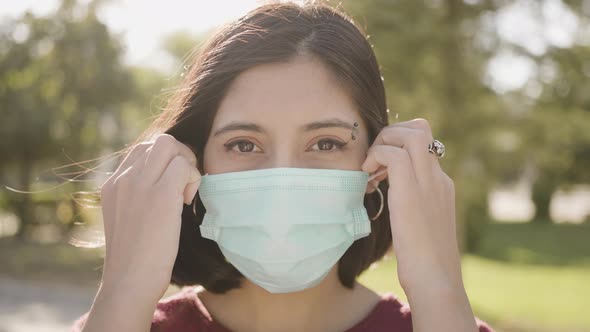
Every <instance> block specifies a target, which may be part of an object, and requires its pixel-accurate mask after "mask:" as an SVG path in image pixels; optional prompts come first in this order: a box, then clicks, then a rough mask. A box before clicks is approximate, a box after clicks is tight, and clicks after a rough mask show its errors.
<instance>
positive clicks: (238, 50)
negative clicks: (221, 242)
mask: <svg viewBox="0 0 590 332" xmlns="http://www.w3.org/2000/svg"><path fill="white" fill-rule="evenodd" d="M299 55H311V56H313V57H315V58H317V59H319V60H320V61H322V63H323V64H325V65H326V66H327V67H328V68H329V69H330V70H331V72H332V73H333V74H335V75H336V78H337V79H338V81H340V82H342V85H343V87H344V88H345V89H346V90H347V91H348V92H349V93H350V95H351V97H352V98H353V100H354V102H355V105H356V106H357V108H358V111H359V114H360V116H361V118H362V121H363V122H364V124H365V125H366V126H367V128H368V135H369V144H371V143H372V142H373V141H374V139H375V137H376V136H377V134H378V133H379V131H380V130H381V129H382V128H383V127H385V126H387V124H388V117H387V106H386V98H385V89H384V86H383V81H382V78H381V75H380V72H379V66H378V63H377V60H376V58H375V54H374V53H373V50H372V48H371V45H370V44H369V42H368V41H367V38H366V35H365V33H364V32H363V31H362V30H361V29H360V28H359V27H358V26H357V25H356V24H355V23H354V22H353V20H352V18H351V17H350V16H349V15H347V14H345V13H343V12H340V11H338V9H336V8H332V7H331V6H329V5H327V4H322V3H315V2H311V3H305V4H297V3H288V2H275V3H267V4H264V5H261V6H259V7H258V8H255V9H253V10H252V11H250V12H249V13H247V14H245V15H244V16H243V17H241V18H239V19H237V20H235V21H233V22H229V23H227V24H225V25H224V26H222V27H221V28H220V29H218V30H217V31H216V32H215V33H214V34H213V35H212V36H211V37H210V38H209V39H208V40H207V41H206V42H205V44H204V46H203V48H202V51H200V52H198V53H196V54H195V56H194V59H192V60H191V61H190V63H189V67H188V68H189V69H188V72H187V73H186V77H185V79H184V81H183V82H182V83H181V87H180V89H179V90H178V92H177V93H176V94H175V95H174V96H173V97H172V98H171V99H170V101H169V104H168V106H167V107H166V109H165V110H164V112H163V113H161V114H160V116H159V117H158V118H157V119H156V120H155V121H154V123H153V124H152V126H151V127H150V128H148V129H147V130H146V131H145V132H144V134H143V135H142V136H143V137H140V140H141V139H142V138H151V137H153V136H155V135H157V134H159V133H167V134H170V135H172V136H174V137H175V138H176V139H177V140H178V141H180V142H182V143H184V144H186V145H188V146H189V147H190V148H192V149H193V151H194V152H195V154H196V156H197V159H198V166H197V167H198V168H199V170H200V171H201V174H203V158H204V157H203V155H204V148H205V144H206V142H207V138H208V137H209V134H210V130H211V126H212V123H213V118H214V117H215V114H216V111H217V109H218V106H219V104H220V102H221V100H222V98H223V97H224V94H225V93H226V91H227V89H228V87H229V85H230V83H231V82H232V80H234V79H235V78H236V77H237V76H238V75H239V74H240V73H241V72H243V71H245V70H247V69H249V68H252V67H254V66H256V65H260V64H268V63H278V62H287V61H289V60H290V59H292V58H293V57H295V56H299ZM387 187H388V183H387V181H381V183H380V189H381V191H382V192H383V194H384V200H385V201H384V204H385V207H384V209H383V212H382V213H381V216H380V217H379V218H378V219H377V220H374V221H372V231H371V234H370V235H369V236H367V237H364V238H362V239H359V240H357V241H355V242H354V243H353V244H352V245H351V247H350V248H349V249H348V250H347V251H346V253H345V254H344V255H343V257H341V259H340V261H339V266H338V275H339V279H340V281H341V282H342V284H343V285H344V286H346V287H348V288H352V287H353V285H354V280H355V278H356V277H357V276H358V275H359V274H360V273H361V272H362V271H364V270H365V269H367V268H368V267H369V266H370V265H371V264H372V263H373V262H375V261H377V260H379V259H380V258H382V257H383V255H384V254H385V252H386V251H387V249H388V248H389V247H390V245H391V232H390V225H389V211H388V210H387V204H386V202H387ZM380 203H381V202H380V200H379V196H378V195H376V194H370V195H366V196H365V199H364V204H365V207H366V208H367V211H368V213H369V216H371V217H372V216H374V215H375V214H376V213H377V211H378V209H379V205H380ZM193 204H194V205H195V211H196V217H195V215H194V214H193V211H192V207H191V206H187V205H185V206H184V210H183V213H182V226H181V234H180V244H179V249H178V255H177V257H176V262H175V264H174V269H173V271H172V280H171V281H172V283H173V284H176V285H179V286H184V285H194V284H200V285H202V286H203V287H204V288H206V289H207V290H209V291H211V292H215V293H223V292H226V291H228V290H230V289H232V288H235V287H239V284H240V280H241V278H242V277H243V276H242V274H241V273H240V272H239V271H238V270H237V269H236V268H235V267H233V266H232V265H231V264H230V263H228V262H227V261H226V260H225V258H224V256H223V254H222V253H221V251H220V249H219V247H218V246H217V243H215V242H214V241H211V240H208V239H205V238H202V237H201V234H200V231H199V227H198V225H200V224H201V222H202V220H203V216H204V214H205V208H204V206H203V204H202V202H201V201H200V199H199V195H196V196H195V201H194V202H193Z"/></svg>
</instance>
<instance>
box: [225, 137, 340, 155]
mask: <svg viewBox="0 0 590 332" xmlns="http://www.w3.org/2000/svg"><path fill="white" fill-rule="evenodd" d="M240 143H250V144H254V143H252V142H250V141H249V140H244V139H242V140H236V141H233V142H229V143H226V144H224V145H223V146H225V151H227V152H232V149H233V148H234V146H236V145H238V144H240ZM319 143H331V144H333V145H334V147H335V149H334V150H316V152H319V153H333V152H338V151H342V150H344V147H345V146H346V145H347V144H348V143H345V142H341V141H338V140H334V139H329V138H324V139H321V140H319V141H317V142H316V143H315V144H314V145H316V144H319ZM254 145H256V144H254ZM312 146H313V145H312ZM235 152H236V153H240V154H246V153H252V152H241V151H235Z"/></svg>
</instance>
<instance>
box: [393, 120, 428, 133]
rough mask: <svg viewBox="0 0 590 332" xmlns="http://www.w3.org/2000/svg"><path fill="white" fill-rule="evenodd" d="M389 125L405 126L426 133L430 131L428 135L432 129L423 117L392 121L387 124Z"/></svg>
mask: <svg viewBox="0 0 590 332" xmlns="http://www.w3.org/2000/svg"><path fill="white" fill-rule="evenodd" d="M389 127H406V128H412V129H417V130H423V131H425V132H427V133H430V135H431V136H432V129H431V128H430V124H429V123H428V121H427V120H426V119H423V118H416V119H412V120H408V121H402V122H397V123H393V124H391V125H389Z"/></svg>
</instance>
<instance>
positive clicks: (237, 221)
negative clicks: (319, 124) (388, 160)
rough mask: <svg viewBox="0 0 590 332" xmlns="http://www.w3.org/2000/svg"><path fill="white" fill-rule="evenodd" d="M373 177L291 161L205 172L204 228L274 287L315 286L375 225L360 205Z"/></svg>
mask: <svg viewBox="0 0 590 332" xmlns="http://www.w3.org/2000/svg"><path fill="white" fill-rule="evenodd" d="M368 178H369V174H368V173H367V172H362V171H351V170H338V169H316V168H287V167H281V168H267V169H257V170H249V171H241V172H230V173H222V174H212V175H204V176H202V177H201V184H200V186H199V190H198V193H199V196H200V198H201V201H202V202H203V205H204V206H205V209H206V213H205V216H204V219H203V222H202V224H201V225H200V231H201V235H202V236H203V237H205V238H208V239H211V240H213V241H215V242H217V244H218V246H219V248H220V249H221V252H222V253H223V255H224V256H225V258H226V259H227V261H228V262H229V263H231V264H232V265H233V266H235V267H236V268H237V269H238V270H239V271H240V272H241V273H242V274H243V275H244V276H245V277H246V278H248V279H249V280H251V281H252V282H254V283H255V284H257V285H259V286H260V287H262V288H264V289H266V290H267V291H269V292H271V293H285V292H295V291H300V290H303V289H306V288H310V287H313V286H315V285H317V284H319V283H320V282H321V281H322V280H323V279H324V278H325V277H326V275H327V274H328V272H329V271H330V269H331V268H332V267H333V266H334V265H335V264H336V263H337V262H338V260H339V259H340V258H341V257H342V255H344V253H345V252H346V250H347V249H348V248H349V247H350V245H351V244H352V243H353V242H354V241H355V240H357V239H360V238H362V237H365V236H367V235H369V233H370V232H371V223H370V220H369V216H368V215H367V210H366V209H365V207H364V204H363V201H364V195H365V191H366V188H367V183H368Z"/></svg>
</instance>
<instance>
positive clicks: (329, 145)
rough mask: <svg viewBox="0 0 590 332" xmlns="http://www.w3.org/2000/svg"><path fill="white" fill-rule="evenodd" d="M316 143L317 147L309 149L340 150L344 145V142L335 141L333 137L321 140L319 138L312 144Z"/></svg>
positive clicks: (321, 150)
mask: <svg viewBox="0 0 590 332" xmlns="http://www.w3.org/2000/svg"><path fill="white" fill-rule="evenodd" d="M316 145H317V147H318V148H317V149H311V150H314V151H320V152H336V151H339V150H342V149H343V147H344V146H345V145H346V143H344V142H340V141H336V140H333V139H323V140H319V141H318V142H317V143H316V144H314V145H313V146H316Z"/></svg>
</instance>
